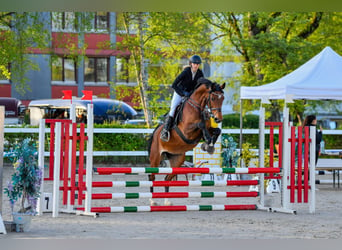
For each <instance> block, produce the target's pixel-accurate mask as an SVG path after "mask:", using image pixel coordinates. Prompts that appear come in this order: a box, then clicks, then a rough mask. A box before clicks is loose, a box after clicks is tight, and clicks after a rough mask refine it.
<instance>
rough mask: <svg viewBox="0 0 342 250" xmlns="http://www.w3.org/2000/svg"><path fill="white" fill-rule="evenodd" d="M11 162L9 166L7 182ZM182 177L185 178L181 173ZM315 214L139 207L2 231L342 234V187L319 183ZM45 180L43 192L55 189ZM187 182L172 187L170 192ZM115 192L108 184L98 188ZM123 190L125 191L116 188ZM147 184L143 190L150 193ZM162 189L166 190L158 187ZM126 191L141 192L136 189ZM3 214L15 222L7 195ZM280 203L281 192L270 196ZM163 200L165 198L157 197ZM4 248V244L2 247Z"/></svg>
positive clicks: (38, 234) (41, 234)
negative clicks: (140, 209) (141, 209)
mask: <svg viewBox="0 0 342 250" xmlns="http://www.w3.org/2000/svg"><path fill="white" fill-rule="evenodd" d="M12 171H13V170H12V167H10V166H5V167H4V181H3V185H4V186H5V185H6V183H7V180H9V178H10V175H11V173H12ZM128 177H129V178H131V179H132V180H137V178H140V180H147V177H146V178H145V177H142V176H141V175H140V176H138V175H132V176H127V175H119V176H94V180H101V181H103V180H124V178H125V180H127V178H128ZM141 178H142V179H141ZM180 178H185V177H184V176H183V177H180ZM317 179H330V180H331V179H332V175H331V174H328V175H320V176H318V175H317ZM316 187H317V190H316V213H315V214H310V213H309V207H308V204H299V205H296V206H294V209H295V210H296V211H297V214H296V215H294V214H285V213H279V212H277V213H272V212H266V211H260V210H256V211H193V212H139V213H102V214H100V216H98V217H97V218H94V217H90V216H78V215H75V214H67V213H60V214H59V216H58V217H57V218H52V214H51V213H44V214H43V215H42V216H34V217H33V218H32V222H31V227H30V230H28V231H27V232H23V233H17V232H8V234H6V235H4V234H0V239H240V240H241V239H339V240H341V239H342V186H341V187H340V188H337V187H335V188H334V187H333V186H332V185H331V184H329V185H328V184H324V185H316ZM51 188H52V184H51V183H50V184H49V183H46V184H45V186H44V192H49V190H52V189H51ZM186 188H187V187H181V188H178V189H177V190H176V188H171V191H182V190H186ZM248 188H249V187H214V189H213V188H211V189H210V190H211V191H248ZM208 190H209V188H208V187H207V188H204V187H194V188H193V189H192V190H191V191H197V192H203V191H208ZM101 191H102V192H109V193H111V192H114V191H113V190H110V189H109V190H108V189H106V191H105V189H103V190H99V192H101ZM115 191H116V192H121V190H115ZM148 191H149V189H148V188H145V189H144V188H142V189H140V191H139V192H148ZM155 191H156V192H163V189H161V188H160V189H156V190H155ZM123 192H138V191H137V190H135V188H132V189H130V190H129V191H123ZM3 196H4V197H3V208H2V211H3V213H2V217H3V220H4V221H11V220H12V215H11V211H10V208H9V203H8V200H7V197H5V195H3ZM268 198H271V200H272V202H273V204H275V205H278V203H279V202H280V194H277V193H274V194H271V195H270V196H268ZM256 199H257V198H216V199H214V198H205V199H199V198H191V199H172V201H173V203H174V204H175V205H181V204H183V205H184V204H203V205H204V204H210V205H211V204H235V203H236V204H255V203H256V202H257V200H256ZM157 201H158V202H163V200H161V199H160V200H157ZM95 203H96V204H94V206H136V205H142V206H148V205H149V202H148V199H139V200H133V199H130V200H125V199H123V200H101V201H96V202H95ZM1 249H2V248H1Z"/></svg>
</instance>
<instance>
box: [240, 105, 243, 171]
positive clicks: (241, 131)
mask: <svg viewBox="0 0 342 250" xmlns="http://www.w3.org/2000/svg"><path fill="white" fill-rule="evenodd" d="M242 122H243V121H242V99H240V139H239V147H240V156H241V154H242ZM241 162H242V158H241V157H240V166H241Z"/></svg>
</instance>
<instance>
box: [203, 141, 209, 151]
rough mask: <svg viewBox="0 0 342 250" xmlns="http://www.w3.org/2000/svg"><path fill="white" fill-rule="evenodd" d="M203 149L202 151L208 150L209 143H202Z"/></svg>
mask: <svg viewBox="0 0 342 250" xmlns="http://www.w3.org/2000/svg"><path fill="white" fill-rule="evenodd" d="M201 149H202V151H207V150H208V144H207V143H205V142H204V143H202V145H201Z"/></svg>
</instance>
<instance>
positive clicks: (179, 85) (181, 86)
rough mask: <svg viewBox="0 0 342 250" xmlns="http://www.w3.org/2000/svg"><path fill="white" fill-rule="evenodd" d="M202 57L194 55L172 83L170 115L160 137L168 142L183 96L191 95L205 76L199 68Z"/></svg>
mask: <svg viewBox="0 0 342 250" xmlns="http://www.w3.org/2000/svg"><path fill="white" fill-rule="evenodd" d="M201 63H202V59H201V57H200V56H199V55H193V56H192V57H190V59H189V66H186V67H185V68H184V70H183V71H182V73H180V74H179V75H178V76H177V77H176V79H175V81H174V82H173V84H172V88H173V89H174V93H173V97H172V101H171V108H170V112H169V115H168V116H167V118H166V120H165V124H164V127H163V129H162V131H161V133H160V139H161V140H163V141H165V142H167V141H169V139H170V132H169V131H170V129H171V126H172V122H173V118H174V115H175V111H176V108H177V106H178V104H179V103H180V102H181V100H182V97H189V96H190V95H191V94H192V92H193V91H194V88H195V86H196V84H197V80H198V79H199V78H201V77H203V72H202V70H201V69H199V66H200V64H201Z"/></svg>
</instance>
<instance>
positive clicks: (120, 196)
mask: <svg viewBox="0 0 342 250" xmlns="http://www.w3.org/2000/svg"><path fill="white" fill-rule="evenodd" d="M257 196H259V192H255V191H253V192H170V193H169V192H161V193H110V194H108V193H105V194H102V193H101V194H100V193H96V194H92V199H93V200H100V199H140V198H155V199H158V198H229V197H234V198H237V197H257Z"/></svg>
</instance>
